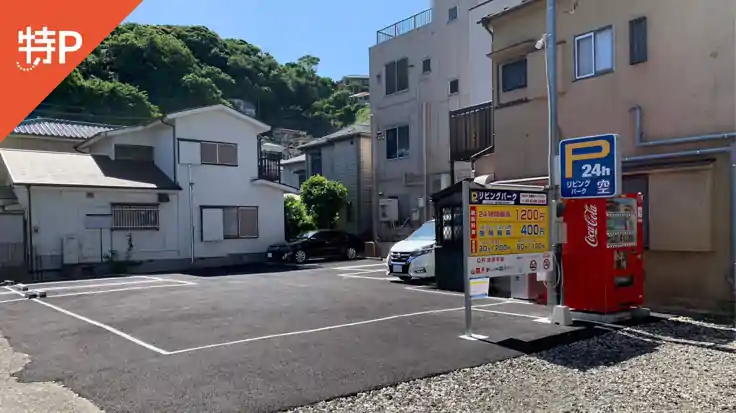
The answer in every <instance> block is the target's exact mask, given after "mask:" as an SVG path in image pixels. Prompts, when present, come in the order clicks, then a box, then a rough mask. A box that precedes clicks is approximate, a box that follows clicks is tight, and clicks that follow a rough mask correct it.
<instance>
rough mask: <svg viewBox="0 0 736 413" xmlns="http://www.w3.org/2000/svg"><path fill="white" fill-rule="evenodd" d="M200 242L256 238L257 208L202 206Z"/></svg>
mask: <svg viewBox="0 0 736 413" xmlns="http://www.w3.org/2000/svg"><path fill="white" fill-rule="evenodd" d="M201 208H202V214H201V219H202V222H201V225H200V228H201V230H202V241H222V240H226V239H241V238H258V207H255V206H232V207H211V206H202V207H201Z"/></svg>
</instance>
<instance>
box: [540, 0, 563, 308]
mask: <svg viewBox="0 0 736 413" xmlns="http://www.w3.org/2000/svg"><path fill="white" fill-rule="evenodd" d="M556 3H557V2H556V0H547V34H546V36H545V42H544V45H545V53H546V59H547V82H548V85H547V92H548V97H547V98H548V99H549V102H548V103H549V148H548V149H549V159H548V165H547V166H548V168H549V194H550V203H549V206H550V208H549V214H550V222H551V223H552V225H551V228H550V234H549V235H550V244H551V245H550V246H551V247H552V253H553V254H555V258H557V249H558V243H559V241H560V238H559V226H558V220H557V206H558V204H559V202H560V191H559V188H558V187H557V181H558V179H557V167H556V160H557V155H558V152H559V135H558V129H557V35H556V33H557V10H556V9H557V7H556ZM559 265H560V263H559V262H556V263H555V271H560V273H559V274H560V279H559V282H562V272H561V268H560V267H559ZM553 274H555V272H554V271H553ZM556 278H557V277H552V279H548V280H547V306H548V307H549V311H550V317H552V313H553V310H554V307H555V305H557V290H556V285H555V284H557V283H554V284H553V282H552V281H553V279H556Z"/></svg>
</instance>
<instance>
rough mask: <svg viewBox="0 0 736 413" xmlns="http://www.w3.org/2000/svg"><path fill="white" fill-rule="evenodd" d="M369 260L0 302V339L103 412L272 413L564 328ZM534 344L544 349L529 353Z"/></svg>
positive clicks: (64, 289)
mask: <svg viewBox="0 0 736 413" xmlns="http://www.w3.org/2000/svg"><path fill="white" fill-rule="evenodd" d="M382 265H383V264H382V263H380V262H376V261H370V260H364V261H353V262H348V263H346V262H328V263H315V264H309V265H306V266H302V267H296V266H286V267H285V266H264V267H257V268H255V269H251V270H249V271H231V272H230V273H226V274H220V273H217V272H213V271H210V272H203V273H199V274H162V275H156V276H130V277H122V278H121V277H118V278H112V279H96V280H83V281H67V282H57V283H45V284H39V285H33V286H31V289H43V290H45V291H46V293H47V297H46V298H40V299H33V300H29V299H26V298H23V297H21V296H20V295H19V294H21V293H19V292H18V291H15V290H14V289H12V288H4V289H0V320H2V321H1V322H0V329H2V334H3V335H4V336H5V337H6V338H7V339H8V340H9V341H10V344H11V345H12V347H13V348H14V350H16V351H19V352H22V353H26V354H28V355H29V356H30V358H31V362H30V363H29V364H28V365H27V366H26V367H25V369H24V370H23V371H22V372H21V373H19V378H20V380H22V381H57V382H60V383H62V384H63V385H65V386H66V387H68V388H70V389H71V390H73V391H74V392H76V393H78V394H79V395H80V396H82V397H85V398H87V399H89V400H91V401H92V402H93V403H95V404H96V405H98V406H99V407H100V408H102V409H104V410H106V411H108V412H149V411H157V412H230V411H232V412H235V411H238V412H242V411H248V412H257V411H276V410H281V409H285V408H289V407H293V406H299V405H304V404H309V403H313V402H316V401H320V400H324V399H330V398H334V397H338V396H342V395H348V394H353V393H356V392H359V391H365V390H369V389H373V388H378V387H382V386H386V385H389V384H395V383H398V382H402V381H407V380H411V379H415V378H420V377H426V376H431V375H435V374H439V373H443V372H448V371H452V370H456V369H460V368H465V367H471V366H477V365H481V364H484V363H488V362H492V361H497V360H502V359H506V358H510V357H514V356H518V355H520V354H522V353H523V352H527V351H533V350H534V349H535V346H537V345H551V344H554V340H555V339H556V338H558V337H560V335H563V336H565V337H567V336H569V334H572V333H574V332H576V331H580V330H579V329H577V328H570V327H559V326H554V325H550V324H547V323H544V322H540V318H541V317H544V316H545V315H546V309H545V308H543V307H539V306H536V305H532V304H527V303H521V302H515V301H511V300H505V299H500V298H497V299H487V300H482V301H477V302H476V303H475V306H476V307H475V309H474V311H473V317H474V325H475V331H476V332H477V333H480V334H484V335H486V336H488V337H489V338H488V339H487V340H485V341H467V340H462V339H460V338H458V336H459V335H460V334H462V333H463V320H464V319H463V311H462V308H463V298H462V296H461V295H459V294H455V293H449V292H444V291H437V290H434V289H432V287H431V286H429V285H422V284H405V283H401V282H397V281H395V280H394V279H393V278H387V277H385V276H384V274H383V272H382V271H383V270H382ZM540 343H544V344H540Z"/></svg>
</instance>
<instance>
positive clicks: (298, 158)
mask: <svg viewBox="0 0 736 413" xmlns="http://www.w3.org/2000/svg"><path fill="white" fill-rule="evenodd" d="M306 161H307V155H304V154H301V155H297V156H294V157H293V158H289V159H284V160H283V161H281V165H292V164H295V163H299V162H306Z"/></svg>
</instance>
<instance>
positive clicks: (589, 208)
mask: <svg viewBox="0 0 736 413" xmlns="http://www.w3.org/2000/svg"><path fill="white" fill-rule="evenodd" d="M583 218H584V219H585V223H586V224H587V225H588V233H587V235H585V242H587V243H588V245H590V246H591V247H593V248H595V247H597V246H598V207H596V206H595V205H585V212H584V213H583Z"/></svg>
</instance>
